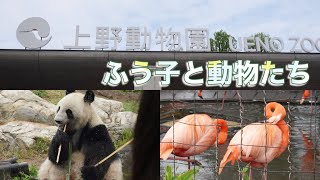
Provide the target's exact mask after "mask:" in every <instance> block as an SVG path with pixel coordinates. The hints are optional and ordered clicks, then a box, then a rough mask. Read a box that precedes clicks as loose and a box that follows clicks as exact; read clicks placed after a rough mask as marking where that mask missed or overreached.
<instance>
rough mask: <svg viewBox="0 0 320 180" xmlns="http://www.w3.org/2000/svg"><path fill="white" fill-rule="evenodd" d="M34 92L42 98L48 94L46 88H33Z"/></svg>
mask: <svg viewBox="0 0 320 180" xmlns="http://www.w3.org/2000/svg"><path fill="white" fill-rule="evenodd" d="M32 92H33V93H34V94H35V95H37V96H39V97H41V98H44V97H47V96H48V92H47V91H46V90H33V91H32Z"/></svg>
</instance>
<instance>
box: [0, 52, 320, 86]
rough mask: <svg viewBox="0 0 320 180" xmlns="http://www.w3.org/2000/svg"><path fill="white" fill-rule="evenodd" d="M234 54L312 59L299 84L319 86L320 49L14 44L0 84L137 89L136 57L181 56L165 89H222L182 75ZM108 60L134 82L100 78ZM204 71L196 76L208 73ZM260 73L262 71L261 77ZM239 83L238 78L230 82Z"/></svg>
mask: <svg viewBox="0 0 320 180" xmlns="http://www.w3.org/2000/svg"><path fill="white" fill-rule="evenodd" d="M222 59H223V60H229V64H231V63H233V62H235V61H236V60H239V59H242V60H252V62H255V63H259V64H262V63H263V62H264V61H266V60H271V61H272V62H273V63H275V64H276V66H277V67H284V66H285V65H286V64H289V63H291V62H292V61H293V60H299V61H300V63H309V69H308V73H309V74H310V80H309V83H308V84H307V85H306V86H304V87H295V88H294V89H319V88H320V54H319V53H310V54H303V53H295V54H293V53H215V52H207V53H205V52H159V51H144V52H141V51H132V52H128V51H90V50H85V51H81V50H73V51H72V50H15V49H0V88H1V89H67V88H69V89H70V88H73V89H134V86H133V77H132V76H129V73H128V72H129V70H130V69H131V68H132V62H133V61H134V60H139V61H147V62H149V64H150V65H155V62H156V61H169V60H170V61H173V60H174V61H177V62H178V63H179V65H178V67H177V68H176V69H179V70H180V71H181V75H180V77H174V78H171V85H170V86H169V87H167V88H162V89H221V88H218V87H215V88H212V87H188V86H186V85H184V84H183V83H182V81H181V77H182V74H183V73H184V72H186V62H187V61H193V62H194V65H195V67H198V66H203V67H205V65H206V61H209V60H222ZM108 61H114V62H121V63H122V70H125V71H126V73H127V75H128V78H129V83H128V84H127V85H124V86H121V85H119V86H118V87H110V86H104V85H102V84H101V80H102V77H103V74H104V73H105V72H106V71H109V69H108V68H106V63H107V62H108ZM205 76H206V73H205V71H204V72H203V73H202V74H200V75H196V76H194V78H199V77H203V78H205ZM287 76H288V72H287V71H285V73H284V75H283V76H282V77H283V78H285V86H281V87H272V86H268V85H267V86H266V87H261V86H259V85H257V86H256V87H253V88H241V89H275V88H276V89H292V88H293V87H290V85H289V82H288V79H287ZM260 77H261V74H259V79H260ZM224 89H236V87H235V84H234V82H233V83H232V85H231V86H230V87H228V88H224Z"/></svg>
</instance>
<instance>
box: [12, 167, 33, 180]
mask: <svg viewBox="0 0 320 180" xmlns="http://www.w3.org/2000/svg"><path fill="white" fill-rule="evenodd" d="M37 176H38V169H37V167H36V166H34V165H31V166H30V167H29V174H25V173H23V172H22V173H20V175H19V176H16V177H12V179H13V180H33V179H37Z"/></svg>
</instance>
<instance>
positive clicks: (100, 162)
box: [94, 138, 133, 167]
mask: <svg viewBox="0 0 320 180" xmlns="http://www.w3.org/2000/svg"><path fill="white" fill-rule="evenodd" d="M132 141H133V138H132V139H131V140H129V141H128V142H126V143H125V144H124V145H122V146H121V147H119V148H118V149H117V150H115V151H113V153H111V154H109V156H107V157H105V158H104V159H102V160H101V161H99V162H98V163H97V164H95V165H94V167H97V166H99V165H100V164H102V163H103V162H105V161H106V160H108V159H109V158H110V157H111V156H113V155H114V154H116V153H117V152H119V151H120V150H121V149H123V148H124V147H126V146H127V145H128V144H130V143H131V142H132Z"/></svg>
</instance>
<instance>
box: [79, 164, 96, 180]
mask: <svg viewBox="0 0 320 180" xmlns="http://www.w3.org/2000/svg"><path fill="white" fill-rule="evenodd" d="M81 173H82V175H81V176H82V178H83V179H84V180H98V179H99V178H98V173H97V170H96V167H94V166H83V167H82V168H81ZM100 179H101V177H100Z"/></svg>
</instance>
